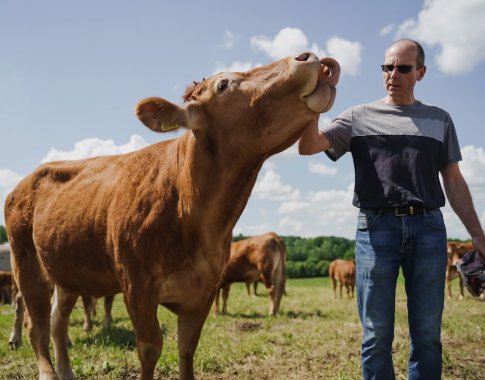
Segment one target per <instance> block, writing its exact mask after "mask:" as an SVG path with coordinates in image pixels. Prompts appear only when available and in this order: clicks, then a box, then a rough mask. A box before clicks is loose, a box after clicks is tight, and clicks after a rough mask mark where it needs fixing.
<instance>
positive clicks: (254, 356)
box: [0, 278, 485, 380]
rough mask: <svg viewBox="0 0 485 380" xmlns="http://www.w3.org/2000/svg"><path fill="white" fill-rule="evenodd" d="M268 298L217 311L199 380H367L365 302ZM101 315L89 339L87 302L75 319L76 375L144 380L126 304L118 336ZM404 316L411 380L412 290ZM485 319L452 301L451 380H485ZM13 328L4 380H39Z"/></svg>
mask: <svg viewBox="0 0 485 380" xmlns="http://www.w3.org/2000/svg"><path fill="white" fill-rule="evenodd" d="M455 285H456V284H455ZM258 290H259V293H260V295H259V296H258V297H248V296H247V295H246V289H245V287H244V285H243V284H235V285H233V286H232V288H231V293H230V296H229V303H228V309H229V315H226V316H220V317H217V318H216V317H215V316H214V314H213V312H212V311H211V314H210V315H209V317H208V318H207V321H206V323H205V326H204V329H203V331H202V337H201V339H200V342H199V346H198V348H197V352H196V357H195V372H196V376H197V377H198V378H199V379H212V380H215V379H218V380H219V379H247V380H249V379H268V380H269V379H285V380H286V379H289V380H291V379H295V380H296V379H345V380H347V379H360V378H361V375H360V360H359V352H360V340H361V329H360V324H359V320H358V315H357V307H356V301H355V299H353V300H349V299H347V298H343V299H337V300H334V297H333V292H332V290H331V286H330V284H329V282H328V279H327V278H324V279H322V278H315V279H295V280H288V282H287V292H288V295H287V296H286V297H283V300H282V305H281V314H280V315H279V316H277V317H268V316H267V310H268V301H267V297H266V295H265V291H264V289H263V287H262V286H261V285H260V287H259V289H258ZM454 290H455V293H457V290H456V289H455V288H454ZM344 297H345V294H344ZM101 309H102V308H101V307H100V305H98V316H97V319H96V322H95V324H94V329H93V332H91V333H85V332H83V331H82V321H83V312H82V307H81V303H80V302H79V303H78V305H77V306H76V309H75V310H74V312H73V314H72V316H71V326H70V330H69V334H70V337H71V340H72V341H73V347H72V348H71V349H70V356H71V360H72V364H73V370H74V373H75V374H76V376H77V377H78V378H79V379H134V378H136V374H137V373H138V371H139V362H138V356H137V353H136V346H135V339H134V334H133V332H132V327H131V322H130V320H129V318H128V316H127V313H126V310H125V307H124V304H123V302H122V300H121V296H117V297H116V299H115V304H114V308H113V316H114V323H113V326H112V328H110V329H103V328H102V325H101V323H100V321H101V319H102V311H101ZM396 309H397V310H396V312H397V315H396V332H395V335H396V337H395V342H394V346H393V353H394V365H395V368H396V373H397V378H398V379H406V367H407V355H408V338H407V325H406V318H407V317H406V299H405V294H404V290H403V285H402V282H399V285H398V296H397V301H396ZM100 314H101V315H100ZM158 314H159V320H160V326H161V329H162V332H163V336H164V347H163V352H162V356H161V357H160V359H159V362H158V365H157V373H156V376H157V377H158V378H162V379H165V378H169V379H174V378H177V372H178V356H177V346H176V344H177V333H176V318H175V316H174V315H173V314H171V313H170V312H168V311H167V310H165V309H164V308H162V307H160V308H159V313H158ZM484 315H485V303H483V302H479V301H476V300H474V299H472V298H471V297H470V296H468V295H466V297H465V299H464V300H461V301H459V300H457V299H453V300H446V303H445V312H444V321H443V333H442V337H443V359H444V372H443V379H444V380H456V379H467V380H475V379H477V380H478V379H481V378H483V373H484V372H483V371H484V368H485V351H484V349H483V347H484V346H483V340H484V336H485V335H484V332H485V317H484ZM12 318H13V315H12V309H11V307H10V306H9V305H2V306H0V342H3V343H1V344H0V379H29V380H30V379H34V378H36V376H37V369H36V363H35V359H34V354H33V351H32V349H31V348H30V345H29V343H28V341H27V339H26V338H25V335H24V339H23V345H22V347H21V348H19V349H18V350H16V351H11V350H10V349H9V348H8V345H7V341H8V335H9V332H10V329H11V324H12Z"/></svg>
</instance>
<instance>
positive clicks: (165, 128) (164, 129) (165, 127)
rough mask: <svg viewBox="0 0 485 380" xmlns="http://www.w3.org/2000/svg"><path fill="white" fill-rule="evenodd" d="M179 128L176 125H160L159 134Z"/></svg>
mask: <svg viewBox="0 0 485 380" xmlns="http://www.w3.org/2000/svg"><path fill="white" fill-rule="evenodd" d="M178 127H179V126H178V125H177V124H162V125H160V131H161V132H167V131H171V130H172V129H177V128H178Z"/></svg>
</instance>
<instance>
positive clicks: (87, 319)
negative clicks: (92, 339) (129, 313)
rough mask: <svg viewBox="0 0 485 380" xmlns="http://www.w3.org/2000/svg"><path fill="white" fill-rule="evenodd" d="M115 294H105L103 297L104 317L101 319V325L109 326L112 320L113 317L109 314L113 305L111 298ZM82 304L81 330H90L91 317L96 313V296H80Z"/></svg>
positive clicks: (91, 325)
mask: <svg viewBox="0 0 485 380" xmlns="http://www.w3.org/2000/svg"><path fill="white" fill-rule="evenodd" d="M114 298H115V296H106V297H104V319H103V327H104V328H109V327H110V326H111V323H112V321H113V317H112V315H111V309H112V307H113V300H114ZM82 301H83V306H84V324H83V330H84V331H91V330H92V329H93V322H92V317H93V316H95V315H96V302H97V298H96V297H88V296H83V297H82Z"/></svg>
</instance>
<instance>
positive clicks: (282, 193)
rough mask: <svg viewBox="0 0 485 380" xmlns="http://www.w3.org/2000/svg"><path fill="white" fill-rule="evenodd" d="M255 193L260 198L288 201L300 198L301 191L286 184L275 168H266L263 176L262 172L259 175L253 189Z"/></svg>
mask: <svg viewBox="0 0 485 380" xmlns="http://www.w3.org/2000/svg"><path fill="white" fill-rule="evenodd" d="M263 169H264V168H263ZM253 195H255V196H257V197H258V198H259V199H268V200H271V201H286V200H294V199H298V197H299V195H300V192H299V190H295V189H293V188H292V187H291V186H290V185H285V184H284V183H283V182H282V181H281V176H280V175H279V174H278V173H277V172H276V171H275V170H274V169H273V168H270V169H266V170H265V171H264V172H263V173H262V176H261V174H260V177H258V180H257V182H256V185H255V186H254V189H253Z"/></svg>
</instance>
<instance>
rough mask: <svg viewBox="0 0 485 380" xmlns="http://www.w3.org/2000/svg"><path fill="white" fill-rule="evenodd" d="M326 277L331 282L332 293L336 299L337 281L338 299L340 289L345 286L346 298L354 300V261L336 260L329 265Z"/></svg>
mask: <svg viewBox="0 0 485 380" xmlns="http://www.w3.org/2000/svg"><path fill="white" fill-rule="evenodd" d="M328 276H329V277H330V279H331V280H332V286H333V293H334V296H335V299H337V280H338V282H339V284H340V298H342V288H343V287H344V285H345V289H346V290H347V296H348V297H349V298H354V288H355V260H342V259H337V260H334V261H332V262H331V263H330V266H329V268H328Z"/></svg>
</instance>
